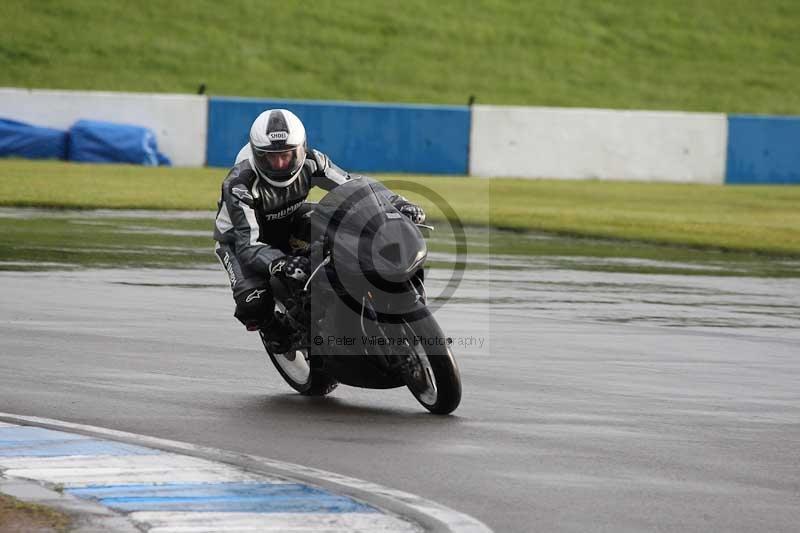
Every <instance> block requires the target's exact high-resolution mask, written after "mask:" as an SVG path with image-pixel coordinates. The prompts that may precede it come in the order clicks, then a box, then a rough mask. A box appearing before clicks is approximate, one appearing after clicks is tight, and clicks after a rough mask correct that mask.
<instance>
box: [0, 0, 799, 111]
mask: <svg viewBox="0 0 800 533" xmlns="http://www.w3.org/2000/svg"><path fill="white" fill-rule="evenodd" d="M798 20H800V2H797V1H796V0H765V1H764V2H754V1H752V0H703V1H701V2H698V1H695V0H654V1H652V2H641V1H640V0H615V1H610V2H597V1H594V0H547V1H537V2H517V1H511V0H505V1H501V0H482V1H478V0H476V1H471V2H467V1H455V0H451V1H442V2H430V1H427V0H405V1H402V2H400V1H395V0H392V1H390V0H371V1H366V2H365V1H363V0H336V1H334V0H318V1H316V2H276V1H268V0H230V1H228V2H224V3H223V2H217V1H214V0H193V1H183V2H171V3H164V2H157V1H155V0H146V1H143V2H134V3H131V2H123V1H121V0H111V1H108V0H70V1H69V2H65V1H63V0H49V1H46V0H41V1H39V2H36V4H35V6H32V5H31V2H29V1H28V0H4V2H3V3H2V7H1V8H0V86H23V87H42V88H65V89H98V90H124V91H145V92H151V91H154V92H188V93H193V92H195V90H196V88H197V86H198V85H199V84H200V83H206V84H207V86H208V91H209V93H211V94H217V95H243V96H248V95H249V96H262V97H284V98H308V99H346V100H369V101H402V102H431V103H450V104H463V103H466V101H467V99H468V98H469V96H470V95H475V96H476V97H477V101H478V102H479V103H494V104H520V105H548V106H586V107H611V108H624V109H631V108H644V109H681V110H691V111H722V112H765V113H789V114H792V113H793V114H798V113H800V91H797V90H796V88H797V87H798V85H800V54H798V53H797V51H798V50H800V31H797V28H798Z"/></svg>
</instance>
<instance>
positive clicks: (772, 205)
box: [0, 160, 800, 257]
mask: <svg viewBox="0 0 800 533" xmlns="http://www.w3.org/2000/svg"><path fill="white" fill-rule="evenodd" d="M225 173H226V170H225V169H213V168H211V169H184V168H147V167H137V166H129V165H87V164H75V163H64V162H31V161H20V160H4V161H0V205H3V206H18V207H19V206H28V207H31V206H38V207H52V208H130V209H182V210H214V209H215V208H216V200H217V198H218V197H219V187H220V183H221V182H222V179H223V178H224V176H225ZM381 178H382V179H384V180H385V181H386V182H387V183H388V184H389V185H390V186H391V187H392V188H393V189H395V190H396V191H398V192H400V193H401V194H405V195H407V196H408V197H410V198H411V199H413V200H416V201H419V202H420V203H421V204H422V205H423V206H424V207H426V209H427V210H428V211H429V213H430V215H431V218H432V219H433V220H442V219H443V218H445V217H446V216H447V214H446V211H447V210H446V209H443V204H442V202H441V201H440V200H441V199H444V200H446V203H447V204H449V205H450V206H451V207H452V209H453V211H454V212H455V213H457V215H458V217H459V218H460V219H461V221H462V222H463V223H464V224H469V225H478V226H491V227H496V228H510V229H516V230H538V231H545V232H551V233H556V234H565V235H575V236H590V237H600V238H612V239H622V240H630V241H640V242H649V243H656V244H671V245H683V246H690V247H697V248H708V249H719V250H735V251H744V252H758V253H764V254H771V255H783V256H792V257H797V256H800V209H798V206H799V205H800V187H791V186H716V185H698V184H669V183H641V182H607V181H563V180H521V179H493V180H486V179H480V178H466V177H429V176H382V177H381ZM420 187H423V188H424V189H425V190H426V191H423V192H421V191H420ZM321 195H322V191H318V190H316V191H314V193H313V195H312V196H311V199H318V198H319V197H320V196H321Z"/></svg>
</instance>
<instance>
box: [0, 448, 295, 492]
mask: <svg viewBox="0 0 800 533" xmlns="http://www.w3.org/2000/svg"><path fill="white" fill-rule="evenodd" d="M0 468H3V469H5V474H6V475H7V476H13V477H19V478H25V479H35V480H38V481H47V482H50V483H61V484H63V485H65V486H86V485H128V484H133V483H164V482H165V480H168V481H170V482H173V483H192V482H194V483H217V482H233V481H263V482H264V483H286V481H285V480H282V479H278V478H274V477H273V478H265V477H264V476H255V475H252V474H249V473H247V472H244V471H242V470H241V469H239V468H235V467H232V466H229V465H224V464H219V463H214V462H212V461H207V460H205V459H198V458H196V457H187V456H185V455H176V454H172V453H161V454H158V455H127V456H117V455H107V456H106V455H93V456H67V457H0Z"/></svg>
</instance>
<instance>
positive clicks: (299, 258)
mask: <svg viewBox="0 0 800 533" xmlns="http://www.w3.org/2000/svg"><path fill="white" fill-rule="evenodd" d="M269 273H270V275H271V276H278V277H281V278H283V279H286V280H295V281H298V282H300V283H305V282H306V280H307V279H308V276H309V274H311V261H309V259H308V257H305V256H303V255H284V256H283V257H279V258H277V259H275V260H273V261H272V262H271V263H270V264H269Z"/></svg>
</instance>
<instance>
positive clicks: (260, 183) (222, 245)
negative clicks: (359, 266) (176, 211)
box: [214, 109, 425, 353]
mask: <svg viewBox="0 0 800 533" xmlns="http://www.w3.org/2000/svg"><path fill="white" fill-rule="evenodd" d="M351 179H361V178H360V176H353V175H350V174H349V173H347V172H345V171H344V170H342V169H341V168H339V167H338V166H337V165H335V164H333V162H331V160H330V159H329V158H328V156H326V155H325V154H323V153H322V152H320V151H318V150H313V149H312V150H309V149H308V145H307V140H306V131H305V127H304V126H303V123H302V122H301V121H300V119H299V118H298V117H297V116H296V115H295V114H294V113H292V112H291V111H288V110H286V109H269V110H267V111H264V112H263V113H261V114H260V115H259V116H258V117H257V118H256V119H255V121H254V122H253V125H252V126H251V128H250V139H249V142H248V143H247V144H246V145H244V146H243V147H242V149H241V150H240V151H239V154H238V155H237V156H236V162H235V164H234V166H233V168H231V170H230V171H229V172H228V175H227V177H226V178H225V180H224V182H223V183H222V192H221V196H220V199H219V201H218V204H217V216H216V225H215V229H214V240H215V241H217V244H216V247H215V252H216V255H217V257H218V259H219V260H220V262H221V263H222V266H223V268H224V269H225V271H226V272H227V274H228V279H229V281H230V285H231V290H232V291H233V299H234V301H235V303H236V311H235V312H234V316H235V317H236V318H238V319H239V321H240V322H241V323H242V324H244V326H245V327H246V328H247V329H248V331H256V330H259V329H261V330H262V331H264V333H265V334H266V336H267V338H268V339H269V342H270V343H271V344H272V348H273V349H274V351H275V352H276V353H282V352H285V351H287V350H288V349H289V346H288V344H287V343H288V340H287V334H288V333H289V332H288V331H285V330H284V329H283V327H282V325H281V324H280V323H279V322H278V321H276V320H275V319H274V313H273V308H274V300H273V298H272V294H271V290H270V283H269V279H270V277H277V278H278V280H280V281H281V282H282V283H284V284H286V285H289V286H291V285H292V284H302V283H304V282H305V280H306V279H307V278H308V276H309V275H310V262H309V259H308V257H307V256H308V243H307V241H308V239H309V237H308V233H309V224H308V216H307V215H308V214H310V211H311V210H312V209H313V204H310V203H306V197H307V196H308V193H309V190H310V189H311V187H314V186H318V187H322V188H323V189H325V190H331V189H333V188H334V187H336V186H337V185H340V184H342V183H345V182H346V181H348V180H351ZM390 201H391V202H392V204H393V205H394V206H395V207H396V208H397V209H398V210H399V211H400V212H401V213H403V214H404V215H406V216H407V217H409V218H410V219H411V220H412V221H413V222H415V223H417V224H421V223H422V222H424V221H425V213H424V212H423V210H422V208H420V207H419V206H417V205H415V204H413V203H411V202H409V201H408V200H406V199H405V198H403V197H402V196H399V195H393V196H392V197H391V198H390Z"/></svg>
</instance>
